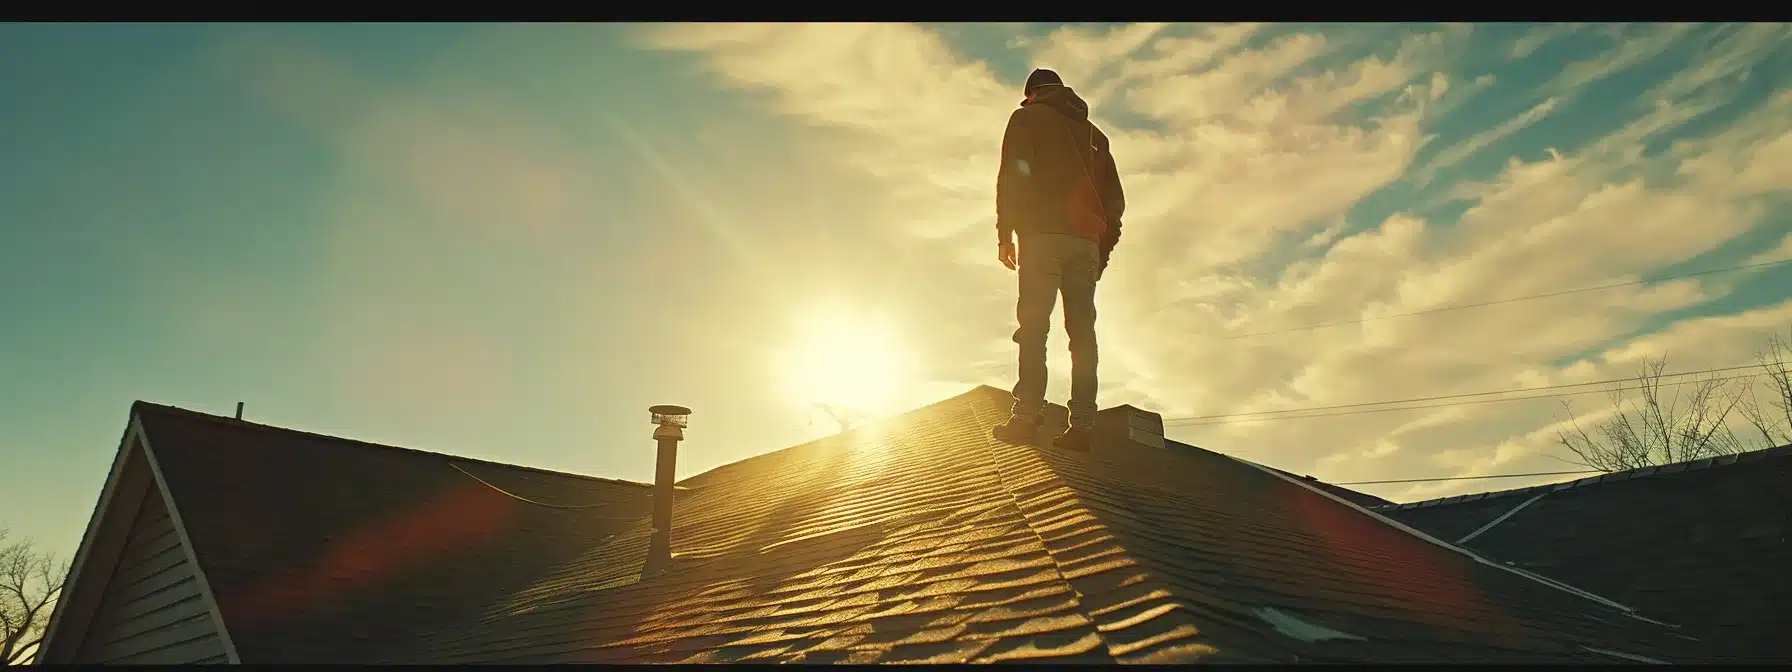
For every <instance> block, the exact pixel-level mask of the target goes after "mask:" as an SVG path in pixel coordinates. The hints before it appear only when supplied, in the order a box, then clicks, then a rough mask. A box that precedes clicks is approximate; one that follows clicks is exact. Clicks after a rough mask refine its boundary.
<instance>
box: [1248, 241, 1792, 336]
mask: <svg viewBox="0 0 1792 672" xmlns="http://www.w3.org/2000/svg"><path fill="white" fill-rule="evenodd" d="M1784 263H1792V259H1781V260H1779V261H1763V262H1760V263H1754V264H1745V265H1742V266H1731V267H1729V268H1714V269H1711V270H1708V271H1699V272H1696V273H1683V274H1680V275H1661V276H1656V277H1652V278H1642V279H1640V280H1632V281H1630V282H1616V283H1612V284H1609V285H1599V286H1597V287H1582V288H1580V289H1568V290H1563V291H1559V292H1549V293H1546V294H1534V295H1531V296H1520V297H1516V298H1511V299H1500V300H1498V301H1483V302H1481V303H1465V304H1462V305H1460V306H1445V307H1442V308H1430V309H1427V310H1417V311H1413V312H1410V313H1395V314H1393V315H1377V316H1375V317H1365V318H1362V319H1357V320H1349V321H1345V322H1326V323H1324V324H1314V325H1309V326H1305V327H1294V328H1291V329H1276V330H1273V331H1258V332H1252V333H1249V334H1237V335H1233V336H1227V337H1225V338H1224V339H1223V340H1228V341H1230V340H1234V339H1239V338H1252V337H1256V336H1268V335H1270V334H1286V333H1291V332H1296V331H1310V330H1313V329H1324V328H1326V327H1342V326H1347V325H1352V324H1362V323H1364V322H1374V321H1376V320H1388V319H1393V318H1396V317H1411V316H1414V315H1429V314H1432V313H1442V312H1446V311H1451V310H1464V309H1467V308H1484V307H1486V306H1498V305H1501V304H1507V303H1517V302H1519V301H1530V300H1533V299H1547V298H1551V297H1556V296H1567V295H1569V294H1580V293H1583V292H1596V291H1599V290H1603V289H1616V288H1618V287H1631V286H1634V285H1645V284H1648V283H1651V282H1661V281H1663V280H1679V279H1682V278H1692V277H1698V276H1701V275H1712V274H1716V273H1729V272H1731V271H1741V270H1747V269H1750V268H1761V267H1764V266H1774V265H1778V264H1784Z"/></svg>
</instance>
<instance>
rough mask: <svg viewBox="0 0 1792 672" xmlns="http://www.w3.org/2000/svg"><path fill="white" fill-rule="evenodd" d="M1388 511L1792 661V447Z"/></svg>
mask: <svg viewBox="0 0 1792 672" xmlns="http://www.w3.org/2000/svg"><path fill="white" fill-rule="evenodd" d="M1527 502H1529V503H1528V504H1527ZM1521 505H1522V508H1520V506H1521ZM1381 511H1382V512H1383V513H1385V514H1386V515H1388V516H1390V517H1393V518H1394V519H1396V520H1399V521H1401V522H1404V523H1406V524H1409V525H1412V526H1414V527H1417V528H1419V529H1422V530H1426V531H1428V532H1431V533H1433V534H1435V535H1437V536H1439V537H1442V538H1444V539H1449V540H1456V539H1461V538H1463V537H1464V536H1467V535H1469V534H1473V533H1475V532H1476V531H1479V534H1475V536H1474V537H1473V538H1472V539H1469V540H1468V541H1467V542H1465V545H1466V546H1467V547H1469V548H1471V549H1473V550H1475V551H1476V552H1478V553H1481V554H1483V555H1485V556H1487V557H1490V558H1495V559H1498V560H1500V561H1502V562H1509V563H1511V564H1513V565H1514V566H1517V567H1523V568H1526V569H1530V570H1533V571H1535V572H1537V573H1540V574H1543V575H1547V576H1549V577H1551V578H1555V579H1559V580H1562V581H1567V582H1569V583H1572V584H1574V585H1576V586H1579V587H1582V588H1585V589H1587V590H1591V591H1593V592H1596V593H1599V594H1601V595H1604V596H1606V597H1609V598H1612V599H1615V600H1618V601H1620V602H1625V603H1627V604H1630V605H1632V606H1634V607H1637V608H1638V609H1640V610H1641V611H1642V612H1643V613H1644V614H1645V615H1649V616H1652V617H1654V618H1657V619H1662V620H1666V619H1668V618H1676V619H1682V620H1683V621H1684V622H1683V623H1681V625H1682V626H1683V628H1684V630H1685V631H1686V632H1687V633H1688V634H1691V635H1694V636H1698V637H1700V638H1702V639H1706V640H1708V641H1709V642H1710V643H1711V644H1712V645H1713V647H1714V649H1715V650H1716V651H1717V653H1718V655H1719V657H1720V658H1722V659H1724V660H1727V661H1732V662H1786V661H1788V660H1792V638H1789V637H1787V633H1788V632H1792V618H1789V617H1788V610H1787V609H1786V606H1785V605H1786V604H1787V603H1788V602H1792V582H1789V581H1787V579H1786V571H1787V570H1786V568H1787V567H1788V566H1792V544H1789V543H1788V542H1787V531H1788V528H1789V527H1792V525H1789V521H1788V518H1789V517H1792V446H1782V447H1779V448H1774V449H1770V450H1762V451H1754V452H1749V453H1742V454H1739V455H1727V456H1723V457H1719V458H1714V459H1706V460H1698V461H1694V462H1683V463H1678V464H1670V465H1664V466H1660V467H1650V468H1646V469H1636V470H1631V471H1626V472H1619V473H1613V474H1604V475H1601V476H1598V477H1594V478H1586V479H1580V480H1578V481H1573V482H1570V483H1563V484H1558V485H1546V486H1538V487H1534V488H1522V489H1517V490H1507V491H1502V492H1492V493H1483V494H1481V495H1475V496H1468V497H1452V498H1448V499H1444V500H1433V501H1428V502H1418V503H1414V504H1404V505H1398V506H1391V507H1386V508H1384V509H1381ZM1508 514H1509V515H1508ZM1502 516H1504V519H1501V517H1502ZM1496 521H1497V522H1496ZM1490 524H1491V525H1490Z"/></svg>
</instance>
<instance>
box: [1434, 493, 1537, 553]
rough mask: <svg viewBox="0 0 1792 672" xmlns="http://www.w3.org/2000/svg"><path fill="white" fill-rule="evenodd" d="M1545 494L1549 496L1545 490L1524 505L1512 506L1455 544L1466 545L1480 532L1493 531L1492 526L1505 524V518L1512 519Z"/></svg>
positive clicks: (1525, 501)
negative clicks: (1513, 515)
mask: <svg viewBox="0 0 1792 672" xmlns="http://www.w3.org/2000/svg"><path fill="white" fill-rule="evenodd" d="M1547 494H1549V491H1547V490H1546V491H1543V492H1539V493H1537V496H1535V497H1532V498H1530V499H1527V500H1524V503H1522V504H1519V505H1518V506H1514V507H1512V508H1511V510H1509V511H1507V512H1505V513H1502V514H1500V517H1498V518H1495V519H1493V520H1489V521H1487V524H1486V525H1482V526H1481V527H1480V528H1478V529H1476V530H1475V531H1473V532H1470V533H1468V536H1465V537H1463V538H1461V539H1457V540H1456V543H1457V544H1466V543H1468V542H1469V540H1470V539H1474V538H1475V537H1479V536H1481V533H1482V532H1486V531H1488V530H1491V529H1493V526H1495V525H1498V524H1500V523H1503V522H1506V519H1507V518H1511V517H1512V514H1515V513H1518V512H1519V511H1522V510H1524V507H1527V506H1530V505H1531V504H1532V503H1534V502H1536V501H1537V500H1539V499H1543V496H1544V495H1547Z"/></svg>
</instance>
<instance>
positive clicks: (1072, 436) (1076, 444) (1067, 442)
mask: <svg viewBox="0 0 1792 672" xmlns="http://www.w3.org/2000/svg"><path fill="white" fill-rule="evenodd" d="M1052 445H1053V446H1057V447H1058V448H1059V449H1061V450H1072V451H1076V452H1079V453H1085V452H1088V451H1089V430H1087V429H1085V428H1082V427H1077V426H1074V425H1072V426H1071V427H1070V428H1068V429H1065V430H1064V433H1063V434H1059V435H1058V438H1055V439H1052Z"/></svg>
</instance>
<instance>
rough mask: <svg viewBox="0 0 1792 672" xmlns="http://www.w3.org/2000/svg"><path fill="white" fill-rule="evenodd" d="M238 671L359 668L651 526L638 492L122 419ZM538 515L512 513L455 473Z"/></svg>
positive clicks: (157, 413) (240, 429)
mask: <svg viewBox="0 0 1792 672" xmlns="http://www.w3.org/2000/svg"><path fill="white" fill-rule="evenodd" d="M133 413H135V414H136V415H137V417H138V418H139V419H140V421H141V422H142V424H143V427H144V433H145V435H146V436H147V438H148V443H149V444H150V446H151V449H152V450H153V451H154V453H155V455H156V458H157V460H158V462H159V464H160V466H161V469H162V473H163V476H164V477H165V478H166V481H167V484H168V491H169V494H170V496H171V497H172V498H173V499H174V501H175V502H176V504H177V506H178V507H179V509H180V511H181V512H182V515H183V518H184V521H183V522H184V523H185V526H186V529H187V533H188V534H189V536H190V538H191V539H192V543H193V546H194V553H195V555H196V557H197V558H198V560H199V563H200V565H201V566H202V567H203V568H204V570H205V572H206V576H207V578H208V579H209V580H210V583H211V587H212V591H213V593H214V594H215V595H216V596H217V599H218V603H219V607H220V609H221V612H222V614H223V618H224V621H225V623H226V627H227V628H228V629H229V632H230V635H231V637H232V639H233V640H234V641H235V643H236V647H237V652H238V654H239V655H240V656H241V658H242V660H243V662H247V663H286V662H293V663H298V662H303V663H320V662H367V661H369V660H372V659H374V658H377V657H379V656H382V655H384V654H385V652H386V651H387V650H389V649H391V648H393V647H398V646H404V645H405V644H407V643H408V642H409V641H410V640H411V639H412V638H413V637H415V636H416V635H418V634H420V633H425V632H430V631H433V630H436V629H439V628H441V627H444V625H445V624H448V623H452V622H457V621H459V620H464V619H465V618H467V617H468V615H469V614H472V613H478V612H479V611H481V610H482V609H484V608H485V607H487V606H489V605H490V604H492V603H493V602H495V601H497V600H499V599H500V598H502V597H505V596H509V595H512V594H515V593H516V592H517V591H519V590H521V589H522V588H524V587H525V586H526V585H528V583H529V582H530V581H533V580H534V579H536V578H537V577H539V576H540V575H541V574H542V573H544V572H546V571H547V570H548V569H549V568H552V567H556V566H559V565H562V564H564V563H566V562H568V561H570V560H571V559H572V558H574V557H576V555H577V554H578V553H579V552H582V551H584V550H586V549H588V548H590V547H591V546H592V545H594V544H596V543H598V542H599V541H601V539H602V538H603V536H604V535H605V534H606V533H608V532H609V531H612V530H614V529H617V528H619V527H620V526H622V525H626V524H629V523H632V522H633V521H634V520H636V519H639V518H642V517H644V516H646V515H647V514H648V507H649V506H650V505H651V500H650V499H649V497H650V493H649V491H648V489H647V488H646V487H644V486H642V485H641V484H636V483H628V482H624V481H609V480H602V479H592V478H585V477H578V476H571V475H566V474H557V473H554V472H547V471H542V470H536V469H526V468H521V467H511V466H507V465H498V464H493V463H489V462H481V461H478V460H467V459H461V458H453V457H450V456H447V455H440V454H435V453H426V452H421V451H413V450H406V449H402V448H392V447H387V446H378V445H375V444H368V443H362V442H357V441H349V440H345V439H337V438H332V437H327V436H320V435H316V434H307V433H303V432H296V431H292V430H286V429H279V428H274V427H266V426H262V425H256V424H252V423H247V422H242V421H238V420H232V419H228V418H221V417H217V416H211V415H204V414H200V413H194V412H191V411H184V410H180V409H175V408H170V407H166V406H158V405H155V404H148V403H143V402H138V403H137V404H136V405H135V406H134V407H133ZM456 465H458V466H459V467H460V468H462V469H465V470H466V472H468V473H471V474H475V475H477V476H478V477H479V478H482V479H485V480H486V481H488V482H490V483H491V484H493V485H495V486H498V487H503V488H505V489H506V490H509V491H511V492H513V493H517V494H518V495H522V496H527V497H531V498H533V499H536V500H541V501H546V502H549V503H560V502H564V503H568V504H571V505H583V506H589V507H590V508H584V509H555V508H548V507H543V506H535V505H530V504H525V503H523V502H520V501H517V500H515V499H512V498H510V497H507V496H505V495H503V494H499V493H498V492H496V491H494V490H493V489H492V488H490V487H488V486H486V485H484V484H481V483H480V482H479V481H477V480H474V479H473V478H472V477H469V476H468V475H467V474H466V473H461V472H460V471H457V470H456V469H455V466H456Z"/></svg>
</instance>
